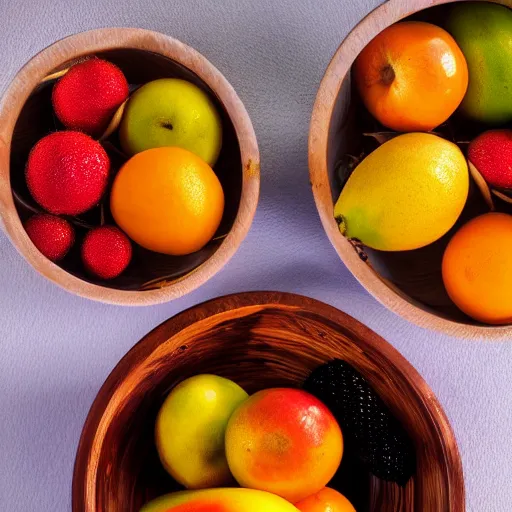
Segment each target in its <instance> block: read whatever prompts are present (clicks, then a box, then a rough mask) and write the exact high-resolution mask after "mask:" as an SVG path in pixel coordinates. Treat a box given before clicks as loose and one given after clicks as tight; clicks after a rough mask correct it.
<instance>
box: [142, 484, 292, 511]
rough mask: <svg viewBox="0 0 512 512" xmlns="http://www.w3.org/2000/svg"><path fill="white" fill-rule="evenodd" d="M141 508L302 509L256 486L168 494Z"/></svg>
mask: <svg viewBox="0 0 512 512" xmlns="http://www.w3.org/2000/svg"><path fill="white" fill-rule="evenodd" d="M140 512H299V511H298V509H297V508H295V507H294V506H293V505H292V504H291V503H289V502H288V501H286V500H284V499H283V498H280V497H279V496H276V495H275V494H270V493H268V492H264V491H255V490H253V489H229V488H225V489H203V490H200V491H181V492H175V493H172V494H167V495H165V496H162V497H160V498H157V499H156V500H153V501H151V502H150V503H148V504H147V505H144V507H142V509H141V510H140Z"/></svg>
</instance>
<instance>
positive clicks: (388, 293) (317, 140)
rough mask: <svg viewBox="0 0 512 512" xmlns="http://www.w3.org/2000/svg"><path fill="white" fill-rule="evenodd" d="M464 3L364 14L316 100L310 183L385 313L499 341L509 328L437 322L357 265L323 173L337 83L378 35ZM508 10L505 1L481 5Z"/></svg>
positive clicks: (401, 4)
mask: <svg viewBox="0 0 512 512" xmlns="http://www.w3.org/2000/svg"><path fill="white" fill-rule="evenodd" d="M458 1H463V0H388V1H387V2H385V3H384V4H382V5H381V6H379V7H377V8H376V9H375V10H373V11H372V12H371V13H370V14H368V15H367V16H366V17H365V18H364V19H363V20H362V21H361V22H360V23H359V24H358V25H356V27H355V28H354V29H353V30H352V31H351V32H350V33H349V34H348V35H347V37H346V38H345V39H344V41H343V42H342V43H341V45H340V46H339V48H338V49H337V50H336V53H335V54H334V56H333V58H332V60H331V62H330V64H329V65H328V67H327V70H326V72H325V74H324V77H323V79H322V81H321V83H320V87H319V90H318V93H317V96H316V100H315V104H314V107H313V113H312V117H311V123H310V131H309V169H310V183H311V187H312V190H313V195H314V198H315V203H316V207H317V210H318V213H319V215H320V219H321V221H322V225H323V227H324V230H325V232H326V234H327V236H328V237H329V240H330V241H331V244H332V245H333V246H334V248H335V249H336V252H337V253H338V255H339V257H340V258H341V260H342V261H343V262H344V263H345V265H346V266H347V268H348V269H349V270H350V272H352V274H353V275H354V276H355V277H356V279H357V280H358V281H359V282H360V283H361V284H362V285H363V286H364V287H365V288H366V290H367V291H368V292H369V293H370V294H371V295H373V296H374V297H375V298H376V299H377V300H378V301H379V302H381V303H382V304H383V305H384V306H386V307H387V308H388V309H390V310H391V311H393V312H394V313H396V314H397V315H399V316H401V317H403V318H405V319H406V320H408V321H409V322H412V323H414V324H416V325H418V326H420V327H423V328H426V329H432V330H435V331H438V332H442V333H444V334H448V335H451V336H456V337H459V338H466V339H487V340H500V339H504V338H510V337H511V336H512V326H510V325H504V326H485V325H471V324H466V323H462V322H457V321H454V320H450V319H447V318H443V317H441V316H438V315H437V314H435V313H434V312H432V311H427V310H424V309H423V306H422V305H421V304H420V303H418V302H416V303H415V301H413V300H412V299H407V298H405V297H404V296H403V294H401V293H400V292H399V290H396V289H393V288H392V287H390V286H389V284H387V283H386V282H385V281H384V280H383V279H382V278H380V277H379V276H378V275H377V273H376V272H375V271H374V270H372V269H371V268H370V266H369V265H367V264H366V263H364V262H362V261H361V259H360V258H359V256H358V255H357V253H356V251H354V249H353V247H352V245H351V244H350V243H349V242H348V241H347V240H346V239H345V238H344V237H343V236H341V234H340V232H339V229H338V226H337V224H336V222H335V220H334V216H333V208H334V202H333V200H332V191H331V185H330V182H329V175H328V168H327V149H328V138H329V128H330V121H331V118H332V115H333V110H334V107H335V105H336V99H337V96H338V94H339V92H340V90H341V86H342V82H343V80H344V78H345V76H346V74H347V73H348V72H349V71H350V68H351V66H352V63H353V62H354V60H355V58H356V57H357V55H358V54H359V53H360V52H361V50H362V49H363V48H364V47H365V46H366V44H367V43H369V42H370V40H371V39H372V38H373V37H375V35H376V34H377V33H379V32H380V31H382V30H384V29H385V28H386V27H388V26H389V25H391V24H393V23H395V22H397V21H399V20H400V19H403V18H405V17H407V16H409V15H411V14H414V13H415V12H418V11H420V10H423V9H426V8H428V7H433V6H436V5H442V4H446V3H454V2H458ZM484 1H492V2H494V3H499V4H502V5H509V6H510V1H509V0H484Z"/></svg>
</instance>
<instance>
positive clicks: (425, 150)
mask: <svg viewBox="0 0 512 512" xmlns="http://www.w3.org/2000/svg"><path fill="white" fill-rule="evenodd" d="M468 190H469V173H468V166H467V162H466V159H465V158H464V155H463V154H462V152H461V150H460V149H459V148H458V147H457V146H456V145H455V144H453V143H451V142H449V141H447V140H445V139H442V138H441V137H438V136H437V135H433V134H430V133H407V134H404V135H399V136H398V137H395V138H394V139H391V140H390V141H388V142H386V143H384V144H383V145H382V146H380V147H379V148H377V149H376V150H375V151H374V152H373V153H371V154H370V155H368V156H367V157H366V158H365V159H364V160H363V161H362V162H361V163H360V164H359V165H358V166H357V167H356V169H355V170H354V172H353V173H352V175H351V176H350V178H349V179H348V181H347V183H346V185H345V187H344V188H343V190H342V192H341V194H340V197H339V199H338V201H337V203H336V206H335V208H334V217H335V218H336V220H337V222H338V224H339V226H340V231H341V232H342V234H344V235H345V236H346V237H347V238H349V239H357V240H359V241H360V242H362V243H363V244H364V245H367V246H368V247H371V248H373V249H378V250H381V251H406V250H412V249H418V248H420V247H423V246H425V245H428V244H430V243H432V242H435V241H436V240H438V239H439V238H441V237H442V236H443V235H444V234H445V233H446V232H447V231H448V230H449V229H450V228H451V227H452V226H453V225H454V224H455V222H456V221H457V219H458V218H459V215H460V214H461V212H462V209H463V208H464V205H465V203H466V199H467V196H468Z"/></svg>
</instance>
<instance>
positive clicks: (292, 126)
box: [0, 0, 512, 512]
mask: <svg viewBox="0 0 512 512" xmlns="http://www.w3.org/2000/svg"><path fill="white" fill-rule="evenodd" d="M377 4H378V0H364V1H363V0H322V1H321V2H319V1H318V0H280V1H279V2H277V1H274V0H252V1H249V0H203V1H200V0H145V1H140V0H117V1H116V0H102V1H101V2H100V1H95V0H86V1H83V0H48V1H45V2H36V1H34V0H17V1H16V2H14V1H10V0H0V34H2V37H1V38H0V55H1V64H2V72H1V73H0V90H1V91H3V90H5V88H6V87H7V85H8V83H9V81H10V80H11V79H12V77H13V76H14V74H15V73H16V71H17V70H18V69H19V68H20V66H22V65H23V64H24V63H25V62H26V61H27V60H28V59H29V58H30V57H31V56H32V55H34V54H35V53H36V52H38V51H39V50H41V49H42V48H44V47H45V46H47V45H49V44H51V43H52V42H54V41H55V40H57V39H60V38H62V37H64V36H66V35H69V34H72V33H75V32H78V31H83V30H87V29H91V28H98V27H104V26H136V27H143V28H147V29H152V30H157V31H160V32H163V33H166V34H169V35H172V36H173V37H176V38H178V39H180V40H182V41H184V42H186V43H188V44H189V45H191V46H193V47H195V48H196V49H197V50H199V51H200V52H202V53H203V54H204V55H205V56H206V57H207V58H208V59H210V60H211V61H212V62H213V63H214V64H215V65H216V66H217V67H218V68H219V69H220V70H221V71H222V72H223V73H224V74H225V76H226V77H227V79H228V80H229V81H230V82H231V83H232V84H233V86H234V87H235V89H236V90H237V91H238V93H239V95H240V97H241V98H242V101H243V102H244V103H245V105H246V107H247V109H248V111H249V114H250V115H251V117H252V120H253V123H254V127H255V130H256V133H257V136H258V139H259V144H260V150H261V161H262V187H261V200H260V205H259V208H258V212H257V215H256V218H255V221H254V224H253V227H252V230H251V232H250V234H249V236H248V238H247V240H246V241H245V243H244V244H243V245H242V247H241V248H240V250H239V251H238V253H237V254H236V256H235V257H234V258H233V259H232V261H231V262H230V263H229V264H228V265H227V266H226V267H225V269H224V270H223V271H222V272H220V273H219V274H218V275H217V276H215V277H214V278H213V279H212V280H211V281H209V282H208V283H207V284H206V285H205V286H203V287H202V288H200V289H199V290H197V291H195V292H194V293H192V294H190V295H188V296H187V297H184V298H182V299H180V300H176V301H174V302H172V303H170V304H166V305H161V306H155V307H148V308H139V309H128V308H123V307H113V306H106V305H103V304H99V303H94V302H91V301H88V300H85V299H81V298H78V297H74V296H72V295H70V294H68V293H66V292H64V291H63V290H61V289H59V288H57V287H56V286H54V285H52V284H51V283H49V282H47V281H46V280H44V279H43V278H42V277H40V276H39V275H38V274H37V273H36V272H35V271H33V270H32V269H31V268H30V267H29V266H28V264H27V263H25V261H24V260H23V259H22V258H21V257H20V256H19V255H18V253H17V252H16V251H15V250H14V249H13V247H12V246H11V244H10V243H9V241H8V239H7V238H6V237H5V236H3V235H1V234H0V262H1V263H0V283H1V285H0V510H2V511H6V512H7V511H10V512H28V511H31V510H37V511H44V512H46V511H48V512H49V511H52V512H64V511H68V510H70V496H71V477H72V471H73V462H74V457H75V451H76V447H77V443H78V439H79V436H80V432H81V429H82V424H83V422H84V420H85V417H86V415H87V412H88V410H89V407H90V405H91V403H92V401H93V399H94V397H95V395H96V393H97V392H98V390H99V388H100V386H101V384H102V383H103V381H104V379H105V378H106V377H107V375H108V374H109V372H110V371H111V369H112V368H113V367H114V366H115V365H116V363H117V362H118V360H119V359H120V358H121V357H122V356H123V355H124V354H125V352H126V351H127V350H129V349H130V347H131V346H132V345H133V344H134V343H135V342H137V341H138V340H139V339H140V338H141V337H142V336H143V335H144V334H145V333H146V332H148V331H149V330H150V329H152V328H153V327H155V326H156V325H158V324H159V323H161V322H162V321H164V320H166V319H167V318H169V317H170V316H172V315H174V314H175V313H177V312H179V311H182V310H183V309H185V308H188V307H190V306H192V305H194V304H197V303H200V302H202V301H204V300H206V299H210V298H213V297H216V296H219V295H224V294H227V293H233V292H239V291H247V290H260V289H276V290H283V291H290V292H296V293H301V294H305V295H309V296H312V297H314V298H317V299H320V300H322V301H325V302H327V303H329V304H332V305H334V306H336V307H338V308H339V309H342V310H344V311H346V312H347V313H349V314H351V315H353V316H354V317H356V318H358V319H360V320H362V321H363V322H364V323H366V324H367V325H368V326H369V327H371V328H372V329H374V330H375V331H376V332H378V333H379V334H381V335H382V336H384V337H385V338H386V339H387V340H388V341H389V342H390V343H392V344H393V345H394V346H395V347H396V348H397V349H398V350H400V351H401V352H402V354H403V355H404V356H405V357H406V358H407V359H408V360H409V361H410V362H411V363H412V364H413V365H414V366H415V367H416V368H417V369H418V370H419V372H420V373H421V374H422V375H423V377H424V378H425V379H426V381H427V382H428V383H429V385H430V386H431V387H432V389H433V391H434V392H435V394H436V395H437V397H438V398H439V400H440V401H441V404H442V405H443V406H444V408H445V410H446V412H447V414H448V417H449V419H450V421H451V424H452V426H453V428H454V430H455V433H456V436H457V439H458V442H459V446H460V450H461V452H462V459H463V465H464V471H465V477H466V491H467V505H468V506H467V509H468V510H470V511H474V512H483V511H486V512H487V511H492V512H500V511H503V512H505V511H508V510H510V503H512V486H511V485H510V481H509V475H510V473H511V471H512V444H511V443H510V432H511V430H512V429H511V427H512V419H511V415H510V411H511V410H512V393H511V384H510V383H511V381H512V365H511V364H510V359H511V358H512V343H509V342H501V343H497V342H492V343H491V342H485V341H481V342H478V341H464V340H457V339H450V338H448V337H445V336H442V335H439V334H434V333H431V332H428V331H425V330H422V329H419V328H417V327H414V326H412V325H410V324H409V323H407V322H406V321H404V320H402V319H400V318H398V317H396V316H395V315H394V314H392V313H390V312H389V311H387V310H386V309H385V308H384V307H383V306H381V305H380V304H378V303H377V301H375V300H374V299H373V298H372V297H370V296H369V295H368V294H367V293H366V291H365V290H364V289H363V288H362V287H361V286H360V285H359V284H358V283H357V282H356V280H355V279H354V278H353V277H352V275H351V274H350V272H349V271H348V270H347V269H346V268H345V267H344V265H343V264H342V263H341V262H340V261H339V259H338V257H337V256H336V254H335V252H334V250H333V249H332V247H331V246H330V244H329V242H328V240H327V238H326V236H325V235H324V233H323V230H322V227H321V224H320V221H319V218H318V215H317V212H316V209H315V206H314V203H313V199H312V196H311V191H310V188H309V183H308V169H307V134H308V125H309V119H310V114H311V109H312V105H313V101H314V98H315V94H316V90H317V87H318V84H319V81H320V79H321V77H322V75H323V72H324V70H325V68H326V66H327V64H328V62H329V60H330V58H331V56H332V54H333V53H334V51H335V50H336V48H337V47H338V45H339V44H340V42H341V40H342V39H343V37H344V36H345V35H346V34H347V33H348V31H349V30H350V29H351V28H352V27H353V26H354V25H355V24H356V23H357V22H358V21H359V20H360V19H361V18H362V17H363V16H364V15H365V14H367V13H368V12H369V11H370V10H371V9H373V8H374V7H375V6H376V5H377Z"/></svg>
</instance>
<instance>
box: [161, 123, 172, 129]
mask: <svg viewBox="0 0 512 512" xmlns="http://www.w3.org/2000/svg"><path fill="white" fill-rule="evenodd" d="M161 126H162V128H167V129H168V130H172V129H174V126H173V125H172V124H171V123H170V122H169V121H164V122H163V123H162V124H161Z"/></svg>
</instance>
